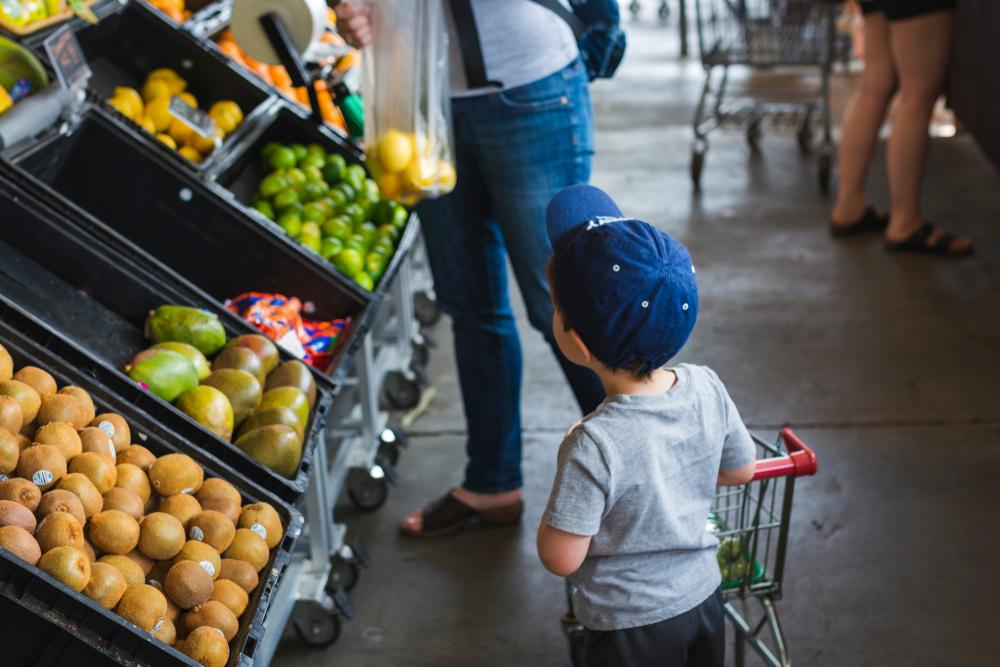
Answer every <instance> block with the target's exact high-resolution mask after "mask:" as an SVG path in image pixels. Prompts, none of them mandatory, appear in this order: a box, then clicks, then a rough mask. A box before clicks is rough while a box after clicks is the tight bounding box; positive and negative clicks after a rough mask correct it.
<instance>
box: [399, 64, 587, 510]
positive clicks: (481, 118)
mask: <svg viewBox="0 0 1000 667" xmlns="http://www.w3.org/2000/svg"><path fill="white" fill-rule="evenodd" d="M452 114H453V119H454V127H455V148H456V151H455V152H456V160H457V165H456V166H457V173H458V182H457V184H456V187H455V190H454V191H453V192H452V193H450V194H449V195H447V196H445V197H442V198H440V199H437V200H432V201H426V202H424V203H422V204H421V205H420V207H419V208H418V213H419V215H420V220H421V222H422V225H423V231H424V237H425V239H426V241H427V251H428V255H429V258H430V265H431V271H432V272H433V274H434V289H435V291H436V293H437V296H438V302H439V304H440V306H441V308H442V310H444V312H445V313H447V314H448V315H450V316H451V318H452V327H453V330H454V337H455V357H456V361H457V365H458V376H459V382H460V383H461V389H462V401H463V405H464V408H465V418H466V421H467V426H468V434H469V438H468V443H467V445H466V451H467V453H468V459H469V460H468V465H467V467H466V471H465V481H464V483H463V486H464V487H465V488H467V489H468V490H470V491H474V492H478V493H502V492H504V491H510V490H513V489H517V488H520V487H521V408H520V400H521V370H522V368H521V366H522V361H521V344H520V341H519V339H518V334H517V327H516V326H515V324H514V313H513V311H512V310H511V306H510V295H509V294H508V289H507V259H508V258H509V259H510V263H511V266H512V267H513V269H514V276H515V278H516V279H517V284H518V286H519V287H520V290H521V295H522V296H523V297H524V302H525V305H526V307H527V313H528V319H529V321H530V322H531V325H532V326H533V327H534V328H536V329H538V330H539V331H540V332H541V333H542V334H543V335H544V336H545V339H546V340H547V341H548V342H549V344H550V345H551V346H552V349H553V351H554V352H555V354H556V357H557V358H558V360H559V363H560V365H561V366H562V370H563V372H564V373H565V375H566V379H567V380H568V381H569V384H570V387H571V388H572V390H573V393H574V394H575V396H576V399H577V402H578V403H579V405H580V408H581V409H582V410H583V412H584V414H586V413H589V412H591V411H593V410H594V408H596V407H597V405H598V404H599V403H600V402H601V401H602V400H603V399H604V389H603V387H602V385H601V383H600V380H599V379H598V378H597V376H596V375H595V374H594V373H593V372H591V371H590V370H588V369H586V368H582V367H580V366H575V365H573V364H571V363H569V362H568V361H567V360H566V359H565V358H564V357H563V356H562V355H561V354H560V353H559V350H558V348H557V347H556V344H555V339H554V338H553V336H552V302H551V300H550V298H549V290H548V285H547V282H546V279H545V264H546V262H547V261H548V259H549V256H550V255H551V254H552V246H551V244H550V243H549V239H548V235H547V233H546V229H545V209H546V207H547V206H548V203H549V200H550V199H552V197H553V196H554V195H555V194H556V193H557V192H559V190H561V189H563V188H565V187H567V186H570V185H574V184H576V183H583V182H586V181H587V180H588V178H589V177H590V158H591V155H592V154H593V152H594V149H593V117H592V113H591V108H590V97H589V94H588V92H587V75H586V73H585V71H584V69H583V66H582V65H581V64H580V63H579V62H575V63H573V64H571V65H569V66H568V67H566V68H565V69H563V70H561V71H559V72H556V73H555V74H552V75H551V76H548V77H546V78H544V79H541V80H540V81H536V82H534V83H531V84H528V85H525V86H520V87H518V88H513V89H510V90H507V91H504V92H501V93H495V94H491V95H483V96H477V97H470V98H464V99H463V98H457V99H455V100H453V102H452Z"/></svg>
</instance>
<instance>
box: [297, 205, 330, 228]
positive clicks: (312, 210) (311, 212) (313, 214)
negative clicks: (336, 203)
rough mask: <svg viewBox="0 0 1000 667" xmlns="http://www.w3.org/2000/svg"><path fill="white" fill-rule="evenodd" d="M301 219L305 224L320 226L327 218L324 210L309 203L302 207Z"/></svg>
mask: <svg viewBox="0 0 1000 667" xmlns="http://www.w3.org/2000/svg"><path fill="white" fill-rule="evenodd" d="M302 217H303V219H304V220H305V221H306V222H315V223H316V224H317V225H322V224H323V223H324V222H325V221H326V218H327V215H326V211H325V210H324V208H323V207H322V206H321V205H319V204H317V203H316V202H310V203H308V204H306V205H305V206H303V207H302Z"/></svg>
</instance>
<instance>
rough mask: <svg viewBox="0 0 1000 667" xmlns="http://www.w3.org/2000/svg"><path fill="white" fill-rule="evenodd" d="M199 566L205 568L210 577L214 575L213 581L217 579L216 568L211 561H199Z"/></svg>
mask: <svg viewBox="0 0 1000 667" xmlns="http://www.w3.org/2000/svg"><path fill="white" fill-rule="evenodd" d="M198 565H201V566H202V567H203V568H205V571H206V572H208V573H209V574H210V575H212V578H213V579H214V578H215V566H214V565H212V562H211V561H207V560H203V561H199V562H198Z"/></svg>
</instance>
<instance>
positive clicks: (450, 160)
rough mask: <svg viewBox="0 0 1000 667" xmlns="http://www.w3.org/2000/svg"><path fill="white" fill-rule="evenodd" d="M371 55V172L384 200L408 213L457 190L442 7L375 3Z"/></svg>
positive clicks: (414, 1) (367, 71) (423, 2)
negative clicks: (423, 201) (429, 199)
mask: <svg viewBox="0 0 1000 667" xmlns="http://www.w3.org/2000/svg"><path fill="white" fill-rule="evenodd" d="M371 22H372V32H373V34H374V35H375V38H374V39H373V40H372V45H371V46H370V47H369V48H368V50H367V51H366V52H365V54H364V66H363V74H364V84H363V86H362V95H363V97H364V101H365V144H366V147H367V151H366V152H367V155H368V167H369V169H371V172H372V175H373V176H374V177H375V180H376V181H377V182H378V185H379V190H380V191H381V193H382V196H383V197H386V198H388V199H395V200H397V201H400V202H402V203H403V204H405V205H407V206H412V205H413V204H416V203H417V202H418V201H420V200H421V199H424V198H426V197H440V196H441V195H444V194H447V193H449V192H451V191H452V189H453V188H454V187H455V158H454V151H453V147H452V146H453V142H452V134H451V100H450V97H451V91H450V87H449V81H448V42H447V36H446V34H445V24H444V14H443V7H442V0H378V1H377V2H373V3H371Z"/></svg>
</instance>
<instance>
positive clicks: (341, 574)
mask: <svg viewBox="0 0 1000 667" xmlns="http://www.w3.org/2000/svg"><path fill="white" fill-rule="evenodd" d="M360 578H361V566H360V565H358V564H357V563H355V562H353V561H349V560H344V559H343V558H338V557H334V558H333V560H332V561H330V576H329V577H328V578H327V580H326V590H327V591H336V590H337V589H338V588H339V589H341V590H344V591H348V592H350V591H352V590H354V587H355V586H357V585H358V579H360Z"/></svg>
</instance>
